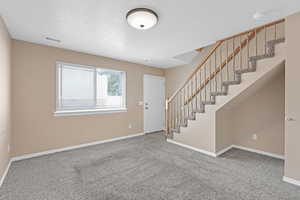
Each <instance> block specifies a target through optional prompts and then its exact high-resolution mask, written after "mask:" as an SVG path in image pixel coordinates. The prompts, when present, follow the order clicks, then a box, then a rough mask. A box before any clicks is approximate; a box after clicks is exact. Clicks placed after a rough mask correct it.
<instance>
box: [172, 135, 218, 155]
mask: <svg viewBox="0 0 300 200" xmlns="http://www.w3.org/2000/svg"><path fill="white" fill-rule="evenodd" d="M167 142H169V143H172V144H176V145H179V146H181V147H184V148H187V149H191V150H194V151H197V152H200V153H203V154H206V155H208V156H212V157H217V155H216V154H215V153H213V152H210V151H206V150H202V149H198V148H195V147H192V146H190V145H186V144H182V143H180V142H176V141H174V140H171V139H167Z"/></svg>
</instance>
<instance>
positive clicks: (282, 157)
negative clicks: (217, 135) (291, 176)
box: [232, 145, 284, 160]
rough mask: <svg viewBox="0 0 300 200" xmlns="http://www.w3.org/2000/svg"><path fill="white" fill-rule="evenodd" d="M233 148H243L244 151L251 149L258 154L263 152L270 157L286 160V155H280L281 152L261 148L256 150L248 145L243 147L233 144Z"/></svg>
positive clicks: (250, 150)
mask: <svg viewBox="0 0 300 200" xmlns="http://www.w3.org/2000/svg"><path fill="white" fill-rule="evenodd" d="M232 148H236V149H241V150H244V151H249V152H253V153H257V154H261V155H265V156H270V157H273V158H277V159H281V160H284V156H282V155H279V154H274V153H269V152H265V151H260V150H256V149H251V148H247V147H242V146H238V145H232Z"/></svg>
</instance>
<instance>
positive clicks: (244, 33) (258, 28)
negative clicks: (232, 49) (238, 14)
mask: <svg viewBox="0 0 300 200" xmlns="http://www.w3.org/2000/svg"><path fill="white" fill-rule="evenodd" d="M284 21H285V19H280V20H277V21H274V22H271V23H269V24H265V25H262V26H258V27H256V28H252V29H250V30H247V31H244V32H241V33H238V34H235V35H233V36H230V37H227V38H224V39H222V40H221V41H225V40H231V39H233V38H236V37H239V36H242V35H246V34H247V33H250V32H253V31H260V30H261V29H264V28H268V27H270V26H273V25H275V24H280V23H282V22H284Z"/></svg>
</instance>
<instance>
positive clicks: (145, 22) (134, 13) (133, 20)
mask: <svg viewBox="0 0 300 200" xmlns="http://www.w3.org/2000/svg"><path fill="white" fill-rule="evenodd" d="M126 18H127V22H128V24H129V25H130V26H132V27H133V28H136V29H141V30H146V29H150V28H152V27H153V26H155V25H156V24H157V22H158V16H157V14H156V13H155V12H153V11H152V10H150V9H147V8H136V9H133V10H131V11H129V12H128V13H127V16H126Z"/></svg>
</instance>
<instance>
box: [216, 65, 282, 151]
mask: <svg viewBox="0 0 300 200" xmlns="http://www.w3.org/2000/svg"><path fill="white" fill-rule="evenodd" d="M284 76H285V75H284V68H282V70H281V71H279V72H278V74H276V75H275V76H274V77H272V79H271V80H268V82H266V83H264V85H263V86H262V87H260V88H258V89H257V90H256V91H254V93H252V94H251V95H250V96H248V97H247V98H245V99H243V100H242V101H241V102H239V103H237V104H236V105H234V106H233V107H231V108H230V109H228V108H227V106H226V105H225V106H224V107H223V108H222V109H221V110H219V111H218V112H217V123H218V124H217V127H218V128H219V130H217V134H218V137H217V151H220V150H222V149H224V148H226V147H228V146H230V145H232V144H234V145H238V146H243V147H247V148H251V149H255V150H260V151H265V152H269V153H273V154H277V155H284V105H285V103H284V98H285V97H284V91H285V85H284V79H285V77H284ZM253 134H256V135H257V140H253V139H252V136H253Z"/></svg>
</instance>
